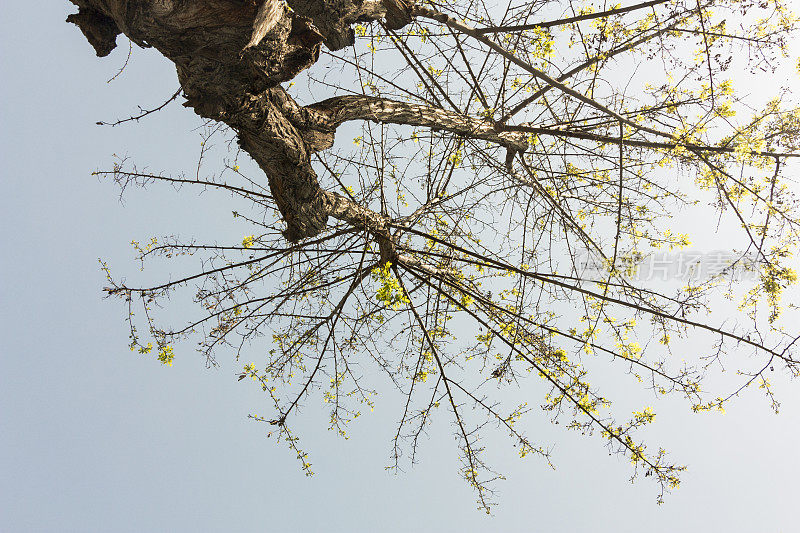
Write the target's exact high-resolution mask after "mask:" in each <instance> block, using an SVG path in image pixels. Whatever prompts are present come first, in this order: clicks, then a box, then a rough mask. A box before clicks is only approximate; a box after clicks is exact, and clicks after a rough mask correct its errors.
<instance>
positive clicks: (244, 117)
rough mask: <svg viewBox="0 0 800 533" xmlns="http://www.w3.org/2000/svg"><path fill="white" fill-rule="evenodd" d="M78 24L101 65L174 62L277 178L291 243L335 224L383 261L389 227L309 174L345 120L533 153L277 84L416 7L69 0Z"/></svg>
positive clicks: (407, 109) (379, 2)
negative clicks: (119, 54) (147, 58)
mask: <svg viewBox="0 0 800 533" xmlns="http://www.w3.org/2000/svg"><path fill="white" fill-rule="evenodd" d="M71 1H72V3H73V4H75V5H77V6H78V8H79V11H78V13H77V14H74V15H70V16H69V18H68V19H67V20H68V21H69V22H72V23H74V24H76V25H77V26H78V27H79V28H80V29H81V31H82V32H83V33H84V35H85V36H86V38H87V40H88V41H89V43H90V44H91V45H92V46H93V47H94V49H95V51H96V52H97V55H98V56H104V55H108V54H109V53H110V52H111V50H113V49H114V47H115V46H116V37H117V35H119V34H120V33H124V34H125V35H126V36H127V37H129V38H130V39H131V40H132V41H133V42H135V43H137V44H138V45H140V46H144V47H154V48H156V49H157V50H158V51H159V52H161V53H162V54H163V55H164V56H165V57H166V58H168V59H169V60H170V61H172V62H173V63H174V64H175V67H176V69H177V74H178V80H179V81H180V84H181V87H182V90H183V94H184V96H185V98H186V102H185V104H184V105H185V106H187V107H191V108H193V109H194V111H195V112H196V113H197V114H198V115H200V116H202V117H205V118H209V119H212V120H217V121H221V122H224V123H225V124H227V125H228V126H230V127H231V128H232V129H233V130H234V131H235V132H236V133H237V135H238V139H239V143H240V145H241V147H242V148H243V149H244V150H245V151H247V153H248V154H249V155H250V156H251V157H252V158H253V159H254V160H255V161H256V162H257V163H258V165H259V166H260V168H261V169H262V170H263V171H264V173H265V174H266V175H267V178H268V180H269V185H270V189H271V191H272V195H273V197H274V198H275V202H276V204H277V207H278V209H279V211H280V213H281V215H282V217H283V219H284V221H285V222H286V226H287V227H286V230H285V231H284V236H285V237H286V238H287V239H288V240H289V241H291V242H296V241H299V240H301V239H304V238H308V237H313V236H315V235H317V234H319V233H320V232H321V231H323V230H324V229H325V227H326V224H327V220H328V217H329V216H333V217H334V218H337V219H339V220H343V221H346V222H348V223H350V224H354V225H357V226H360V227H364V228H365V229H366V230H368V231H370V232H372V233H374V234H375V236H376V238H378V241H379V242H381V243H382V250H384V251H385V254H384V255H387V257H388V256H389V255H391V252H390V251H386V250H388V248H387V244H386V242H384V241H386V240H387V239H388V238H389V237H388V235H389V233H388V231H387V230H386V222H387V221H386V219H385V217H383V216H382V215H380V214H378V213H375V212H373V211H371V210H369V209H368V208H367V207H365V206H361V205H358V204H356V203H354V202H352V201H351V200H349V199H348V198H345V197H343V196H341V195H339V194H337V193H333V192H329V191H324V190H323V189H322V188H321V187H320V185H319V182H318V180H317V175H316V173H315V172H314V169H313V168H312V165H311V154H312V153H313V152H316V151H319V150H324V149H326V148H329V147H330V146H331V145H332V144H333V135H334V132H335V130H336V127H337V126H339V125H340V124H341V123H342V122H344V121H347V120H373V121H378V122H393V123H397V124H407V125H415V126H422V127H435V128H439V129H444V130H449V131H452V132H454V133H457V134H460V135H464V136H469V137H472V138H478V139H484V140H487V141H490V142H495V143H498V144H500V145H502V146H504V147H506V148H508V150H509V153H513V152H514V151H523V150H525V148H526V146H527V144H526V142H525V134H522V133H519V132H498V131H495V128H494V126H493V125H492V124H491V123H489V122H486V121H482V120H478V119H474V118H470V117H464V116H461V115H459V114H457V113H454V112H447V111H444V110H442V109H437V108H431V107H426V106H421V105H413V104H409V103H404V102H396V101H392V100H385V99H379V98H372V97H367V96H344V97H337V98H332V99H329V100H325V101H323V102H319V103H317V104H314V105H311V106H307V107H303V106H300V105H298V104H297V103H296V102H295V101H294V100H293V99H292V98H291V97H290V96H289V94H288V93H286V91H284V90H283V89H282V88H281V87H280V86H279V84H280V83H282V82H285V81H287V80H290V79H292V78H294V77H295V76H296V75H297V74H298V73H299V72H301V71H302V70H304V69H306V68H309V67H311V66H312V65H313V64H314V63H315V62H316V61H317V59H318V57H319V52H320V46H321V45H322V44H323V43H324V44H325V45H326V46H328V47H329V48H331V49H334V50H335V49H339V48H342V47H344V46H347V45H348V44H351V43H352V42H353V31H352V29H351V27H350V26H351V24H353V23H354V22H356V21H369V20H376V19H385V24H387V26H389V27H392V28H399V27H402V26H403V25H405V24H407V23H408V22H409V21H410V20H411V16H410V13H411V7H410V4H408V3H407V2H406V0H289V2H288V3H289V6H290V7H291V10H286V9H284V7H283V4H282V2H281V0H266V1H264V2H258V3H257V2H256V1H255V0H147V1H138V2H131V1H130V0H71Z"/></svg>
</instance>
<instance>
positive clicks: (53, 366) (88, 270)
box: [0, 0, 800, 533]
mask: <svg viewBox="0 0 800 533" xmlns="http://www.w3.org/2000/svg"><path fill="white" fill-rule="evenodd" d="M6 4H7V5H6V7H5V10H4V15H5V16H4V17H3V19H2V21H0V25H1V26H2V35H3V40H2V54H1V56H0V61H2V69H1V70H0V72H1V73H2V79H3V82H2V84H0V94H1V95H2V98H0V124H2V142H1V143H0V160H1V161H2V167H1V168H2V170H1V172H2V179H0V187H1V188H2V192H1V193H0V245H1V246H2V248H0V249H1V250H2V253H0V319H1V320H0V473H2V474H1V475H0V479H2V481H0V531H3V532H27V531H44V532H49V531H53V532H60V531H103V532H116V531H120V532H122V531H198V532H199V531H243V532H244V531H266V530H269V531H350V532H352V531H374V530H380V531H436V532H446V531H482V532H485V531H592V532H595V533H599V532H606V531H607V532H612V531H613V532H615V533H616V532H619V531H664V532H667V531H670V532H671V531H726V532H736V531H786V532H788V531H793V530H795V529H796V527H797V515H796V501H797V498H798V496H800V486H799V483H800V481H798V479H799V478H800V459H799V458H798V454H797V445H798V436H800V428H798V422H797V421H798V420H800V388H798V384H797V383H791V384H788V385H787V384H786V380H785V379H782V378H781V377H780V376H776V379H775V382H776V384H777V385H778V387H779V388H778V392H779V394H780V399H781V400H782V403H783V411H782V413H781V415H780V416H777V417H776V416H774V415H772V414H771V412H770V411H769V409H768V406H767V404H766V402H765V401H764V400H763V398H761V397H758V396H757V395H754V394H751V395H747V396H746V397H745V398H744V399H743V400H741V401H739V402H737V403H735V404H734V406H732V407H731V408H730V409H729V410H728V412H727V414H725V415H721V414H711V415H704V416H701V415H694V414H692V413H691V412H690V411H689V409H688V408H687V406H686V405H685V404H683V403H681V402H680V401H678V400H677V399H676V400H675V401H666V402H662V403H659V404H657V405H656V407H657V411H658V413H659V416H658V421H657V423H656V424H655V425H654V426H653V428H652V429H651V430H650V431H649V432H648V433H647V439H648V441H650V442H655V443H659V444H662V445H664V446H665V447H666V448H667V449H668V450H669V451H670V452H671V453H672V454H673V456H674V457H675V458H676V459H677V460H678V461H679V462H684V463H686V464H688V465H689V471H688V472H687V473H686V475H685V476H684V478H683V485H682V487H681V488H680V489H679V490H678V491H676V492H675V493H673V494H671V495H669V496H668V497H667V498H666V503H665V504H664V505H662V506H660V507H659V506H656V505H655V499H656V494H655V487H654V486H653V484H651V483H649V482H648V480H646V479H642V480H640V481H639V482H637V483H636V484H633V485H632V484H630V483H628V481H627V479H628V477H629V476H630V473H631V471H630V468H629V466H628V465H627V464H626V461H624V460H623V459H620V458H619V457H616V456H615V457H609V456H608V454H607V452H606V451H605V449H604V448H603V445H602V442H601V441H600V439H598V438H582V437H579V436H578V435H573V434H568V433H565V432H563V431H562V430H561V429H560V428H559V427H555V426H552V425H550V424H549V423H548V422H546V421H545V420H544V419H543V418H542V417H540V419H541V424H540V425H539V426H536V425H533V426H531V427H530V434H531V436H533V437H534V438H535V439H536V440H537V441H538V442H540V443H543V444H552V445H553V446H554V447H555V448H554V461H555V462H556V465H557V467H558V469H557V470H556V471H551V470H549V469H548V468H547V467H546V465H544V464H542V463H541V462H539V461H538V460H537V459H536V458H531V459H526V460H525V461H521V460H519V459H518V458H517V457H516V456H515V455H514V453H513V452H514V450H513V448H510V447H507V446H505V443H497V444H498V447H497V453H496V462H495V464H496V466H497V467H498V468H499V469H500V470H502V471H503V472H505V473H506V474H507V475H508V478H509V479H508V480H507V481H505V482H503V483H501V484H500V485H499V486H498V487H497V488H498V489H499V490H500V494H499V498H498V501H499V504H500V505H499V506H498V507H497V509H496V511H495V515H494V516H493V517H492V518H487V517H486V516H485V515H483V514H481V513H480V512H478V511H476V510H475V504H474V497H473V494H472V492H471V490H470V489H469V488H468V487H467V486H466V484H465V483H464V482H463V481H462V480H461V479H459V476H458V473H457V472H458V462H457V458H456V456H455V444H454V441H453V438H452V436H451V432H450V430H451V428H450V425H449V421H446V420H445V419H444V418H442V420H441V421H440V423H438V424H436V425H435V426H434V428H433V429H432V430H431V432H430V437H429V438H428V439H425V440H424V444H423V448H422V450H421V457H420V461H419V464H418V465H416V467H415V468H413V469H410V470H408V471H406V472H404V473H401V474H400V475H394V474H392V473H389V472H386V471H385V470H384V466H386V465H387V464H388V462H389V452H390V439H391V436H392V430H393V428H394V424H395V421H396V419H397V417H398V414H399V413H398V408H399V407H398V405H397V404H396V403H394V402H392V401H391V400H392V398H391V395H387V396H386V397H383V398H379V400H378V404H377V406H376V408H375V412H374V413H371V414H367V415H365V416H364V417H362V418H361V419H360V420H359V423H357V424H355V425H354V426H353V427H352V430H351V434H352V437H351V439H350V440H349V441H343V440H341V439H339V438H337V437H336V436H335V435H334V433H332V432H329V431H327V430H326V425H325V421H326V418H327V413H326V412H325V410H324V409H323V408H321V406H318V405H317V404H315V403H314V402H311V403H309V405H308V406H307V407H306V408H305V409H304V410H303V416H302V417H301V419H299V422H298V423H297V425H296V429H297V430H298V431H299V433H300V434H301V436H302V438H303V445H304V447H305V449H306V450H307V451H309V452H310V454H311V460H312V462H313V463H314V469H315V471H316V476H315V477H313V478H306V477H304V476H303V474H302V473H301V471H300V469H299V468H298V465H297V463H296V461H295V460H294V458H293V456H292V454H291V453H290V452H289V451H288V450H287V449H286V447H284V446H280V445H276V444H275V443H274V442H273V441H271V440H267V439H265V438H264V433H265V429H266V428H265V427H264V426H262V425H259V424H256V423H253V422H251V421H248V420H247V418H246V416H247V414H248V413H251V412H258V411H263V410H266V404H265V402H264V398H263V397H262V395H261V394H260V390H259V389H258V388H257V387H253V386H251V385H250V384H249V383H248V382H242V383H238V382H237V381H236V379H235V375H236V373H237V371H239V370H240V368H241V366H240V365H238V364H235V363H233V362H231V361H221V366H220V368H218V369H212V370H207V369H206V368H205V367H204V364H203V360H202V359H201V358H200V357H199V356H195V354H194V353H193V352H192V349H191V346H188V345H187V346H185V347H184V349H183V350H181V351H180V352H179V355H180V356H179V357H178V358H177V359H176V363H175V365H174V367H172V368H168V367H164V366H162V365H160V364H159V363H158V362H157V361H155V360H154V358H152V357H143V356H140V355H138V354H133V353H131V352H130V351H129V350H128V349H127V346H126V339H127V332H126V330H125V324H124V323H123V320H122V318H123V310H122V309H121V308H120V306H119V305H118V304H117V302H112V301H105V300H103V298H102V293H101V290H100V289H101V287H102V286H103V285H104V281H105V280H104V277H103V275H102V273H101V272H100V270H99V268H98V264H97V258H98V257H103V258H104V259H107V260H109V261H110V262H111V265H112V267H117V269H118V271H121V272H130V273H131V275H133V274H135V269H134V266H135V265H134V263H133V260H132V258H133V254H132V252H131V248H130V245H129V244H128V243H129V241H130V240H131V239H134V238H135V239H139V240H145V239H147V238H149V237H150V236H151V235H161V234H164V233H177V234H180V235H182V236H187V237H188V236H192V235H197V236H201V237H205V238H207V239H208V240H214V239H219V240H234V241H235V239H237V238H238V239H240V238H241V234H242V232H243V231H244V230H243V229H242V228H241V227H240V226H237V225H235V223H234V221H232V219H231V217H230V211H231V209H232V208H233V207H232V205H233V204H231V201H230V199H228V198H227V197H226V196H222V195H213V194H210V193H206V194H204V195H201V196H198V195H197V194H195V193H194V192H193V191H188V190H187V191H184V192H183V193H181V194H178V193H176V192H174V191H171V190H169V189H165V188H161V187H153V188H151V189H150V190H149V191H132V194H130V195H128V196H127V197H126V201H125V203H124V204H121V203H120V202H119V201H118V190H117V189H116V188H115V187H114V186H113V185H111V184H109V183H105V182H103V181H102V180H98V179H97V178H94V177H92V176H90V173H91V171H92V170H95V169H98V168H104V167H108V166H109V165H110V163H111V161H112V154H114V153H116V154H120V155H122V154H127V155H130V156H131V157H132V158H133V159H135V161H136V162H137V163H139V164H140V165H147V166H149V167H150V168H153V169H157V170H166V171H181V170H191V169H192V166H193V165H194V163H195V161H196V156H197V150H198V148H199V146H198V145H199V137H198V134H197V132H196V131H194V129H195V128H196V127H197V126H198V125H199V121H198V119H196V117H194V115H193V114H192V113H191V112H190V111H188V110H185V109H183V108H182V107H181V106H180V105H177V104H173V105H171V106H170V107H168V108H167V109H166V110H164V111H163V112H161V113H159V114H157V115H155V116H153V117H149V118H147V119H146V120H144V121H142V122H141V123H140V124H128V125H125V126H120V127H117V128H113V129H111V128H101V127H98V126H96V125H95V122H96V121H98V120H109V119H115V118H119V117H124V116H127V115H128V114H131V113H134V112H135V110H136V105H142V106H149V105H153V104H156V105H157V104H158V103H160V102H161V101H163V100H164V99H166V98H167V97H168V96H169V95H171V94H172V93H173V92H174V91H175V89H176V88H177V81H176V80H175V75H174V71H173V69H172V68H171V67H170V65H169V64H168V63H167V62H166V61H165V60H163V59H162V58H161V57H159V55H158V54H157V53H155V52H154V51H152V50H139V49H135V50H134V52H133V56H132V59H131V63H130V65H129V66H128V68H127V69H126V71H125V72H124V73H123V75H122V76H120V77H119V78H118V79H116V80H115V81H114V82H112V83H106V80H108V79H109V78H111V77H112V76H113V75H114V73H115V72H116V71H117V70H118V69H119V68H120V66H121V65H122V64H123V62H124V60H125V55H126V51H127V43H126V41H125V40H124V39H120V40H119V42H120V45H121V46H120V48H119V49H118V50H116V51H115V52H114V53H113V54H112V55H111V56H110V57H108V58H105V59H98V58H96V57H95V56H94V52H93V50H92V49H91V48H90V46H89V45H88V44H87V43H86V41H85V39H84V38H83V36H82V35H81V33H80V32H79V31H78V30H77V29H76V28H75V27H74V26H71V25H68V24H66V23H65V22H64V18H65V17H66V16H67V14H68V13H71V12H73V6H72V5H71V4H69V3H68V2H66V1H60V2H52V1H48V2H44V1H41V0H31V1H28V2H7V3H6ZM199 214H200V216H198V215H199ZM532 420H534V419H532ZM487 444H489V445H491V444H492V442H488V443H487Z"/></svg>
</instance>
